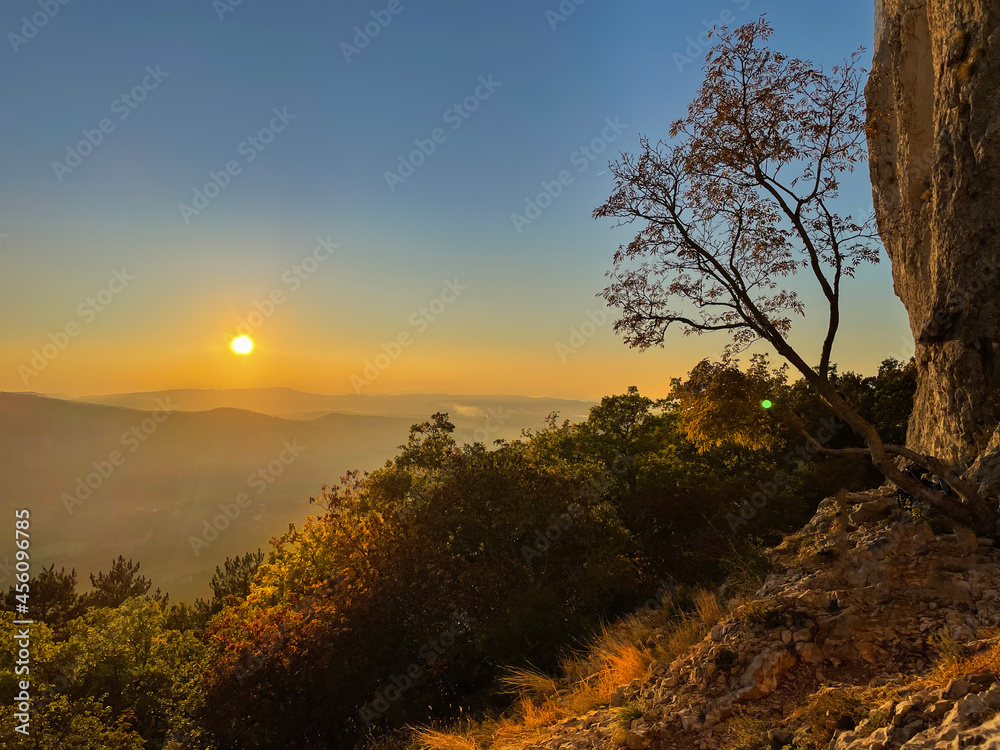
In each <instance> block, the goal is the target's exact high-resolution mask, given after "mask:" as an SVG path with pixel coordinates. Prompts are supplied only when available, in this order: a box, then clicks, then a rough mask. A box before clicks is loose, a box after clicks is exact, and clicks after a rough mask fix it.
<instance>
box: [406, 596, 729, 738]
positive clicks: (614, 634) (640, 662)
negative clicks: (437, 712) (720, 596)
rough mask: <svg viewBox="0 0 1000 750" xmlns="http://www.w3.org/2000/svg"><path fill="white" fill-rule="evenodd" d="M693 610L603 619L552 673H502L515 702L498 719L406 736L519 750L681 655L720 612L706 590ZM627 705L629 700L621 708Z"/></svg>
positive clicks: (669, 605) (672, 607) (671, 608)
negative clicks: (584, 644) (654, 665)
mask: <svg viewBox="0 0 1000 750" xmlns="http://www.w3.org/2000/svg"><path fill="white" fill-rule="evenodd" d="M693 607H694V611H693V612H688V613H684V612H681V611H680V610H679V608H678V607H677V606H676V604H675V602H672V601H668V602H664V603H663V606H662V607H661V608H660V609H658V610H654V611H651V612H650V611H646V612H642V613H639V614H637V615H633V616H632V617H629V618H626V619H624V620H622V621H620V622H618V623H615V624H613V625H612V624H606V625H604V626H603V627H602V628H601V629H600V630H599V631H598V632H597V633H596V634H595V635H594V637H593V638H592V640H591V643H590V645H589V646H588V647H587V648H586V649H584V650H582V651H578V652H574V653H569V654H567V655H565V656H564V657H563V658H562V659H561V660H560V664H559V672H560V675H559V677H552V676H550V675H546V674H544V673H541V672H538V671H535V670H530V669H512V670H510V671H509V672H508V673H507V675H506V676H505V677H504V678H502V680H501V683H502V685H503V686H504V687H505V688H507V689H508V690H510V691H511V692H514V693H516V694H517V695H518V696H519V699H518V701H517V703H516V705H515V706H514V707H513V708H512V709H511V710H510V711H509V712H508V713H507V715H506V716H503V717H499V718H495V719H487V720H483V721H480V722H474V721H467V722H464V723H462V724H459V725H456V726H453V727H451V728H449V729H447V730H441V729H437V728H422V729H417V730H415V733H414V738H415V740H416V742H417V744H418V745H419V746H420V747H422V748H425V749H426V750H521V749H522V748H525V747H528V746H529V745H533V744H540V743H541V742H542V741H544V739H545V738H546V735H547V733H548V730H549V728H550V727H551V726H552V725H553V724H555V723H557V722H559V721H560V720H562V719H565V718H568V717H573V716H580V715H582V714H585V713H587V712H588V711H591V710H593V709H595V708H598V707H600V706H606V705H607V704H608V703H609V702H610V701H611V698H612V696H613V695H614V694H615V693H616V692H617V691H618V689H619V688H620V687H622V686H623V685H628V684H629V683H631V682H633V681H635V680H644V679H646V678H647V677H648V675H649V667H650V664H651V663H652V662H654V661H657V662H660V663H663V664H667V663H670V662H671V661H673V660H674V659H675V658H677V657H678V656H681V655H683V654H685V653H687V651H688V650H690V648H691V647H692V646H693V645H695V644H696V643H698V642H700V641H701V640H702V639H703V638H704V637H705V636H706V635H707V634H708V632H709V631H710V630H711V629H712V627H714V626H715V625H716V624H717V623H718V622H719V621H721V620H722V618H723V617H724V616H725V612H724V610H723V607H722V605H721V604H720V603H719V601H718V600H717V599H716V597H715V595H714V594H712V593H711V592H708V591H699V592H697V593H695V595H694V597H693ZM635 710H636V706H635V705H634V704H630V705H629V706H626V707H623V708H622V709H621V711H622V712H623V714H624V713H625V712H627V711H631V712H632V713H634V712H635ZM632 713H630V714H629V716H632Z"/></svg>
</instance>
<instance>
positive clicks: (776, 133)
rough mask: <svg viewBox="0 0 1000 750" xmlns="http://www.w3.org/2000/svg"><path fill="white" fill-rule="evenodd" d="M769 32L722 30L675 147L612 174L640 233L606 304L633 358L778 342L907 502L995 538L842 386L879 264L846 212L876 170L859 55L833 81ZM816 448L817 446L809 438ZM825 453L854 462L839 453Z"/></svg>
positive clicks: (619, 213)
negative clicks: (804, 347) (708, 342)
mask: <svg viewBox="0 0 1000 750" xmlns="http://www.w3.org/2000/svg"><path fill="white" fill-rule="evenodd" d="M771 34H772V29H771V27H770V25H769V24H768V23H767V22H766V21H764V20H763V19H761V20H760V21H758V22H755V23H750V24H747V25H745V26H742V27H740V28H739V29H737V30H735V31H728V30H726V29H723V30H721V31H720V32H719V33H718V42H717V44H716V45H715V46H714V48H713V49H712V50H711V52H710V53H709V55H708V57H707V60H706V75H705V81H704V83H703V84H702V86H701V88H700V89H699V92H698V95H697V97H696V98H695V100H694V101H693V102H692V104H691V105H690V106H689V107H688V112H687V116H686V117H684V118H683V119H681V120H678V121H677V122H675V123H674V124H673V125H672V126H671V129H670V140H669V141H667V142H664V141H660V142H657V143H655V144H654V143H652V142H650V141H649V139H647V138H643V139H642V140H641V150H640V152H639V154H638V155H629V154H624V155H622V157H621V158H620V159H619V160H618V161H617V162H615V163H613V164H612V165H611V171H612V173H613V175H614V177H615V189H614V192H613V193H612V195H611V197H610V198H609V199H608V201H607V203H605V204H604V205H603V206H601V207H600V208H598V209H597V210H596V211H595V212H594V215H595V217H596V218H605V217H614V218H617V219H619V220H620V222H619V224H620V225H621V224H633V223H637V224H639V230H638V232H637V234H636V235H635V238H634V239H633V240H632V241H631V242H630V243H629V244H628V245H627V246H622V247H620V248H619V250H618V252H617V253H616V254H615V257H614V268H613V270H612V271H610V272H609V276H610V279H611V281H610V284H609V286H608V287H607V288H606V289H605V290H604V292H603V296H604V298H605V299H606V300H607V302H608V303H609V304H610V305H612V306H614V307H618V308H619V309H620V310H621V317H620V319H619V320H618V321H617V322H616V324H615V328H616V330H617V331H619V332H620V333H622V334H623V335H624V338H625V340H626V342H627V343H628V344H629V345H630V346H633V347H638V348H648V347H652V346H662V345H663V343H664V340H665V336H666V334H667V331H668V330H669V329H670V328H671V327H674V326H676V327H680V328H681V329H682V330H683V331H684V333H686V334H692V333H698V334H700V333H705V332H711V331H726V332H728V333H729V334H730V335H731V337H732V340H731V343H730V344H729V345H728V346H727V348H726V357H727V358H731V357H733V356H734V355H735V354H736V353H738V352H740V351H743V350H744V349H746V348H747V347H748V346H750V345H751V344H753V343H755V342H757V341H764V342H767V343H768V344H770V345H771V346H772V347H773V348H774V349H775V350H776V351H777V352H778V354H780V355H781V356H782V357H784V358H785V360H787V361H788V362H789V363H790V364H791V365H792V366H793V367H794V368H795V369H797V370H798V371H799V372H800V373H801V374H802V376H803V377H804V378H805V379H806V380H807V381H808V382H809V383H810V385H811V386H812V387H813V388H814V389H815V390H816V392H817V393H818V395H819V396H820V398H821V399H822V400H823V402H824V404H825V406H826V407H827V408H828V409H829V410H830V411H831V412H832V413H833V414H834V415H836V416H837V417H838V418H839V419H841V420H843V421H844V422H845V423H847V424H848V425H849V426H850V427H851V428H852V429H853V430H854V431H855V432H856V433H857V434H858V435H860V436H861V437H862V438H863V440H864V442H865V444H866V445H867V448H858V449H848V452H861V453H864V454H866V455H868V456H870V458H871V461H872V463H873V464H874V466H875V467H876V468H877V469H878V470H879V471H880V472H882V474H883V475H885V476H886V477H887V478H888V479H889V480H890V481H891V482H893V483H894V484H895V485H896V486H897V487H899V488H900V489H901V490H903V491H904V492H906V493H908V494H910V495H912V496H914V497H917V498H920V499H921V500H923V501H925V502H926V503H928V504H929V505H931V506H932V507H933V508H934V509H936V510H937V511H939V512H941V513H943V514H945V515H947V516H949V517H950V518H952V519H953V520H955V521H956V522H959V523H964V524H966V525H969V526H971V527H973V528H974V529H975V530H976V531H977V532H978V533H980V534H988V535H990V536H993V535H994V534H995V532H996V521H997V512H996V510H995V504H994V503H993V502H992V500H991V499H990V498H987V497H986V496H985V495H984V494H983V492H982V491H981V489H980V488H979V487H978V486H977V485H974V484H973V483H971V482H967V481H965V480H963V479H962V478H961V477H960V476H959V475H958V473H959V472H958V471H957V470H955V469H954V468H953V467H952V466H950V465H949V464H947V463H946V462H945V461H943V460H941V459H939V458H938V457H936V456H934V455H928V454H927V453H926V452H920V451H915V450H912V449H909V448H907V447H904V446H900V445H887V444H885V443H884V441H883V440H882V438H881V437H880V436H879V433H878V430H877V429H876V428H875V427H874V426H873V425H872V424H871V423H869V422H868V421H867V420H865V419H864V418H863V417H862V416H861V415H860V414H859V413H858V411H857V410H856V409H855V408H854V406H852V405H851V404H850V403H849V402H848V401H847V400H846V399H845V398H844V396H843V395H842V394H841V393H840V392H839V391H838V390H837V388H836V387H835V385H834V383H833V382H832V380H831V374H832V365H831V357H832V353H833V347H834V343H835V341H836V337H837V333H838V329H839V327H840V311H841V296H842V289H843V285H844V283H845V282H846V281H847V280H848V279H850V278H852V277H853V276H854V275H855V272H856V271H857V269H858V268H859V267H861V266H862V265H864V264H869V263H877V262H878V259H879V250H880V247H879V244H878V240H877V238H876V236H875V230H874V221H873V219H872V217H865V218H855V217H853V216H851V215H849V214H843V213H838V211H837V210H836V209H837V203H838V199H839V193H840V178H841V177H842V176H843V175H844V174H845V173H847V172H850V171H852V170H853V169H854V167H855V166H856V165H858V164H859V163H863V162H864V161H865V148H866V131H867V121H866V117H865V102H864V93H863V86H864V74H865V71H864V70H863V69H862V68H861V67H860V64H859V59H860V54H861V53H860V52H859V53H857V54H855V55H854V56H852V57H851V58H849V59H848V60H847V61H846V62H845V63H844V64H843V65H840V66H838V67H835V68H833V69H832V70H831V71H830V72H825V71H824V70H822V69H820V68H818V67H816V66H814V65H812V64H811V63H809V62H805V61H802V60H798V59H793V58H789V57H787V56H785V55H783V54H781V53H779V52H776V51H774V50H772V49H770V48H769V47H768V40H769V39H770V37H771ZM803 276H804V277H806V278H808V279H810V280H811V282H812V283H815V285H816V286H817V287H818V289H819V292H820V294H821V299H822V304H823V307H824V309H825V310H824V311H825V315H826V326H825V333H824V335H823V340H822V343H821V345H820V354H819V362H818V364H817V365H816V366H812V365H810V364H809V362H808V361H807V360H806V358H805V357H804V355H803V354H802V353H801V352H800V351H799V349H797V348H796V346H795V345H793V344H792V343H791V341H790V339H789V333H790V330H791V325H792V316H796V315H804V313H805V305H804V303H803V301H802V299H801V298H800V297H799V294H798V293H797V291H796V290H794V289H792V288H790V287H791V285H792V283H793V281H794V280H796V279H798V278H800V277H803ZM806 437H808V433H806ZM816 447H817V448H820V449H822V450H823V451H824V452H826V453H837V452H840V453H843V452H845V451H843V450H841V451H833V450H827V449H825V448H824V447H823V446H820V445H818V444H817V446H816ZM899 457H902V458H904V459H906V460H909V461H911V462H913V463H915V464H917V465H919V466H921V467H924V468H925V469H926V470H928V471H929V472H932V473H933V474H936V475H938V476H939V477H941V478H942V479H944V480H945V481H946V482H947V484H948V486H949V487H950V488H951V491H949V492H944V491H939V490H937V489H935V488H933V487H930V486H928V485H926V484H925V483H923V482H922V481H920V480H919V479H917V478H916V477H915V476H913V475H912V473H909V472H905V471H903V470H902V469H901V468H900V466H899V465H898V463H897V460H896V459H897V458H899Z"/></svg>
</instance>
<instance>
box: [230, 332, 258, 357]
mask: <svg viewBox="0 0 1000 750" xmlns="http://www.w3.org/2000/svg"><path fill="white" fill-rule="evenodd" d="M229 346H230V347H231V348H232V350H233V351H234V352H236V353H237V354H249V353H250V352H252V351H253V339H252V338H250V337H249V336H237V337H236V338H234V339H233V340H232V342H230V344H229Z"/></svg>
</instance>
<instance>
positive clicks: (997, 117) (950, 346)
mask: <svg viewBox="0 0 1000 750" xmlns="http://www.w3.org/2000/svg"><path fill="white" fill-rule="evenodd" d="M867 96H868V107H869V119H870V125H871V133H870V139H869V143H870V156H871V173H872V185H873V193H874V198H875V209H876V214H877V217H878V223H879V231H880V233H881V235H882V238H883V240H884V242H885V246H886V249H887V251H888V253H889V257H890V259H891V261H892V267H893V278H894V280H895V287H896V293H897V295H899V297H900V299H902V301H903V304H904V305H905V306H906V309H907V311H908V313H909V317H910V327H911V329H912V331H913V336H914V339H915V340H916V342H917V343H916V358H917V364H918V368H919V373H920V387H919V390H918V393H917V399H916V404H915V409H914V413H913V420H912V422H911V426H910V438H909V442H910V445H911V447H913V448H915V449H917V450H919V451H922V452H926V453H931V454H934V455H937V456H939V457H941V458H945V459H948V460H951V461H954V462H968V461H971V460H972V459H974V458H975V457H976V455H977V454H978V453H979V452H980V451H981V450H982V449H983V448H984V447H985V443H986V442H987V441H988V440H989V437H990V432H991V430H992V428H994V427H995V426H996V424H997V404H996V399H995V397H996V394H997V391H998V384H1000V367H998V363H997V361H996V358H997V354H998V351H997V345H998V338H1000V336H998V334H1000V231H998V230H1000V2H997V0H933V1H932V2H931V1H929V0H877V2H876V39H875V58H874V63H873V66H872V75H871V80H870V82H869V84H868V89H867Z"/></svg>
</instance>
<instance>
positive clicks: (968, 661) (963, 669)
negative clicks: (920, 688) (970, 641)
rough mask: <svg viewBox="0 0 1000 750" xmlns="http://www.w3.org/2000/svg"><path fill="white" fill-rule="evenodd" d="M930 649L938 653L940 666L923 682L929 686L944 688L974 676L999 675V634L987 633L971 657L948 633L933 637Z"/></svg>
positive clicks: (975, 645)
mask: <svg viewBox="0 0 1000 750" xmlns="http://www.w3.org/2000/svg"><path fill="white" fill-rule="evenodd" d="M931 645H932V646H933V647H934V648H935V650H936V651H937V652H938V663H937V665H936V667H935V669H934V671H933V672H932V673H931V674H930V675H929V676H928V677H927V678H926V679H925V680H924V684H925V685H927V686H944V685H947V684H948V682H949V681H950V680H953V679H957V678H959V677H968V676H970V675H975V674H983V673H990V674H1000V630H997V629H993V630H990V631H988V632H987V633H986V637H984V638H983V639H982V640H980V641H978V642H977V643H976V644H974V646H973V648H974V649H975V650H974V651H973V652H972V653H969V649H968V648H967V647H966V646H963V645H962V644H960V643H958V642H956V641H955V640H954V639H952V638H951V637H950V636H949V635H948V634H947V633H939V634H936V635H934V636H932V637H931Z"/></svg>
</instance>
